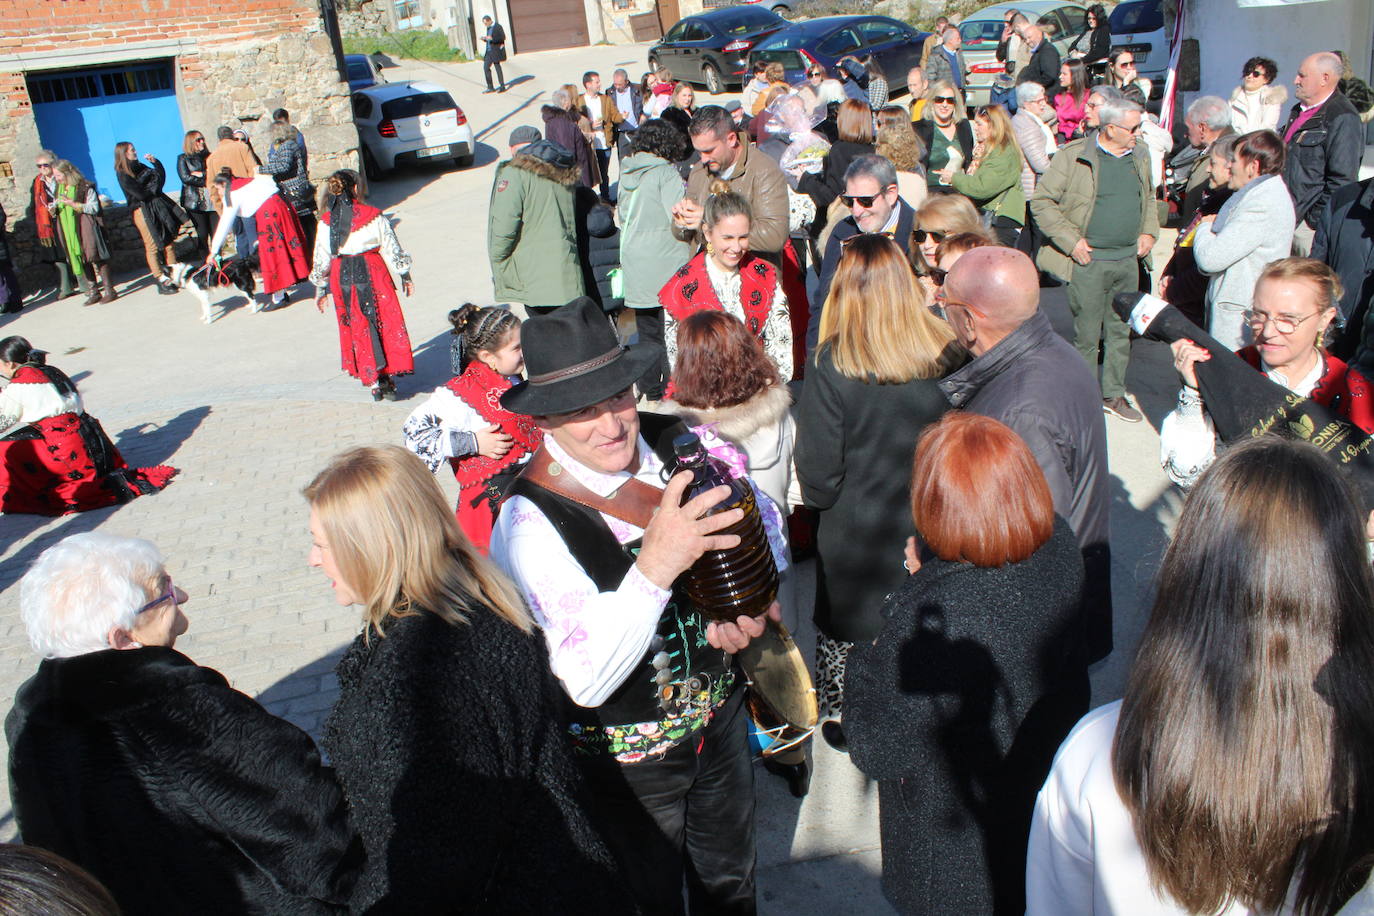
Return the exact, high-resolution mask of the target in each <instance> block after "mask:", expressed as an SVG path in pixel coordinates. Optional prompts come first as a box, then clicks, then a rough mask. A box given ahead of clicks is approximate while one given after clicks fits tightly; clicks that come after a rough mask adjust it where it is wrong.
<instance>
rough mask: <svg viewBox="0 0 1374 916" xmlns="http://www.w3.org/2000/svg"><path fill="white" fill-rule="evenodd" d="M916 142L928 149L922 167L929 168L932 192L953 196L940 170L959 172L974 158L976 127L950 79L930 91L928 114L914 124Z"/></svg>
mask: <svg viewBox="0 0 1374 916" xmlns="http://www.w3.org/2000/svg"><path fill="white" fill-rule="evenodd" d="M912 129H913V130H915V131H916V139H918V140H920V141H921V144H922V145H923V146H924V147H925V159H924V161H922V163H921V164H922V165H923V166H925V169H926V184H927V186H928V187H929V188H930V190H932V191H937V192H939V193H941V194H947V193H949V190H950V188H949V185H947V184H941V183H940V176H939V174H937V173H939V172H940V171H942V170H944V169H946V168H950V169H952V170H954V171H956V172H957V171H958V170H959V169H961V168H963V166H964V164H965V163H967V162H969V161H970V160H972V159H973V126H972V125H970V124H969V123H968V115H967V113H966V112H965V111H964V102H963V96H962V94H961V93H960V92H959V91H958V90H957V89H955V88H954V84H953V83H951V82H949V81H948V80H940V81H939V82H937V83H933V84H932V85H931V87H930V88H929V89H927V90H926V106H925V111H924V115H923V117H922V118H921V120H919V121H914V122H912Z"/></svg>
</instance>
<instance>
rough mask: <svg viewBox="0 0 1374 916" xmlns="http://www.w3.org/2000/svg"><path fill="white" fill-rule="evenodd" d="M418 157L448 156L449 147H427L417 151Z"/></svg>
mask: <svg viewBox="0 0 1374 916" xmlns="http://www.w3.org/2000/svg"><path fill="white" fill-rule="evenodd" d="M415 155H416V156H447V155H448V146H426V147H425V148H424V149H422V150H416V152H415Z"/></svg>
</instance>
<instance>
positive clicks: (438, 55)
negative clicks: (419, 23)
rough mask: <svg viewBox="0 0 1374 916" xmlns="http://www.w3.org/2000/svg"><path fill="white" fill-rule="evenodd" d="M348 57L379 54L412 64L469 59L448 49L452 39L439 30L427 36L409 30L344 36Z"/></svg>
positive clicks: (345, 50)
mask: <svg viewBox="0 0 1374 916" xmlns="http://www.w3.org/2000/svg"><path fill="white" fill-rule="evenodd" d="M343 49H344V53H345V54H375V53H377V52H379V51H380V52H381V53H382V54H385V55H387V56H388V57H403V58H409V59H410V60H436V61H464V60H467V56H466V55H464V54H463V52H462V51H456V50H454V49H452V48H450V47H449V46H448V39H447V38H446V37H444V33H443V32H440V31H438V30H437V29H436V30H435V31H432V32H426V31H423V30H421V29H407V30H406V31H404V32H384V33H382V34H381V35H345V36H343Z"/></svg>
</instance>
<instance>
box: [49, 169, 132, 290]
mask: <svg viewBox="0 0 1374 916" xmlns="http://www.w3.org/2000/svg"><path fill="white" fill-rule="evenodd" d="M53 172H54V173H55V174H56V175H57V197H56V200H57V226H58V229H59V230H61V231H60V235H61V238H62V241H63V243H64V245H65V247H66V249H67V253H68V263H70V264H71V265H72V271H73V272H74V273H75V274H76V275H77V276H78V277H84V278H85V279H86V280H88V281H89V282H90V284H91V294H90V295H89V296H87V297H86V301H85V302H84V303H83V304H84V305H95V304H96V303H97V302H113V301H114V300H115V299H117V298H118V296H117V295H116V294H115V289H114V280H113V279H111V277H110V245H109V241H108V239H107V238H106V236H105V215H104V212H103V211H102V209H101V206H100V195H99V194H97V193H96V190H95V185H93V184H91V183H90V182H89V181H87V180H86V176H84V175H82V174H81V171H80V170H79V169H77V167H76V166H75V165H72V163H70V162H68V161H67V160H66V159H59V160H58V161H57V163H56V164H55V165H54V166H53ZM102 287H104V292H103V293H102V292H101V288H102Z"/></svg>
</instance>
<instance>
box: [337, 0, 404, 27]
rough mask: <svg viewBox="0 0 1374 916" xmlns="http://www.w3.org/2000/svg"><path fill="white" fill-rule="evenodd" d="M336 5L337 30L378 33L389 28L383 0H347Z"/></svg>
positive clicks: (388, 16) (389, 23)
mask: <svg viewBox="0 0 1374 916" xmlns="http://www.w3.org/2000/svg"><path fill="white" fill-rule="evenodd" d="M338 7H339V31H341V32H343V34H345V35H380V34H382V33H383V32H386V31H389V30H390V29H391V17H390V15H389V14H388V13H387V4H386V2H385V0H349V2H348V3H346V4H345V3H340V4H339V5H338Z"/></svg>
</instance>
